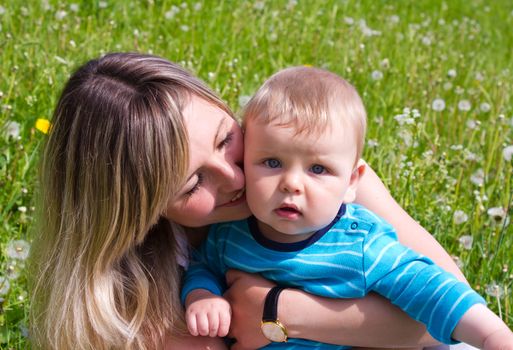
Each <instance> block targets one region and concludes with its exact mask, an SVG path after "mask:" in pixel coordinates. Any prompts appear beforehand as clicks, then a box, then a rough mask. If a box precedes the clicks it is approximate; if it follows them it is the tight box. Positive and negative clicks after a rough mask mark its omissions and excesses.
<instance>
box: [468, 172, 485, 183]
mask: <svg viewBox="0 0 513 350" xmlns="http://www.w3.org/2000/svg"><path fill="white" fill-rule="evenodd" d="M484 178H485V174H484V170H483V169H477V170H476V172H475V173H474V174H472V175H471V176H470V182H472V183H473V184H474V185H477V186H483V184H484Z"/></svg>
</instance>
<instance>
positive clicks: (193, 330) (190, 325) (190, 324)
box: [186, 313, 198, 336]
mask: <svg viewBox="0 0 513 350" xmlns="http://www.w3.org/2000/svg"><path fill="white" fill-rule="evenodd" d="M186 322H187V330H188V331H189V333H190V334H191V335H193V336H197V335H198V327H197V324H196V315H192V314H189V313H187V315H186Z"/></svg>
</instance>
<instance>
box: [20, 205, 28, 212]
mask: <svg viewBox="0 0 513 350" xmlns="http://www.w3.org/2000/svg"><path fill="white" fill-rule="evenodd" d="M18 211H19V212H20V213H26V212H27V207H25V206H21V207H18Z"/></svg>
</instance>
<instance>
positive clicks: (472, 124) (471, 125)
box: [465, 119, 479, 130]
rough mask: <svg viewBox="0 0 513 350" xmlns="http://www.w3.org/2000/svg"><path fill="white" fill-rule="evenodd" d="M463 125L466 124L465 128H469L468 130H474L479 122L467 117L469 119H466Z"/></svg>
mask: <svg viewBox="0 0 513 350" xmlns="http://www.w3.org/2000/svg"><path fill="white" fill-rule="evenodd" d="M465 125H467V128H469V129H470V130H474V129H477V128H478V126H479V122H478V121H476V120H474V119H469V120H467V122H466V123H465Z"/></svg>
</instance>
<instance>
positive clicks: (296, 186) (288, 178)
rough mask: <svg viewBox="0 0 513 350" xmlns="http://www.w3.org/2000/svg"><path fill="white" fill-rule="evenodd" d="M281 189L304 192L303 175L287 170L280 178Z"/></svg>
mask: <svg viewBox="0 0 513 350" xmlns="http://www.w3.org/2000/svg"><path fill="white" fill-rule="evenodd" d="M280 191H282V192H284V193H293V194H300V193H302V192H303V183H302V181H301V176H300V174H298V173H297V172H295V171H286V172H285V173H284V174H283V176H282V178H281V180H280Z"/></svg>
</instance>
